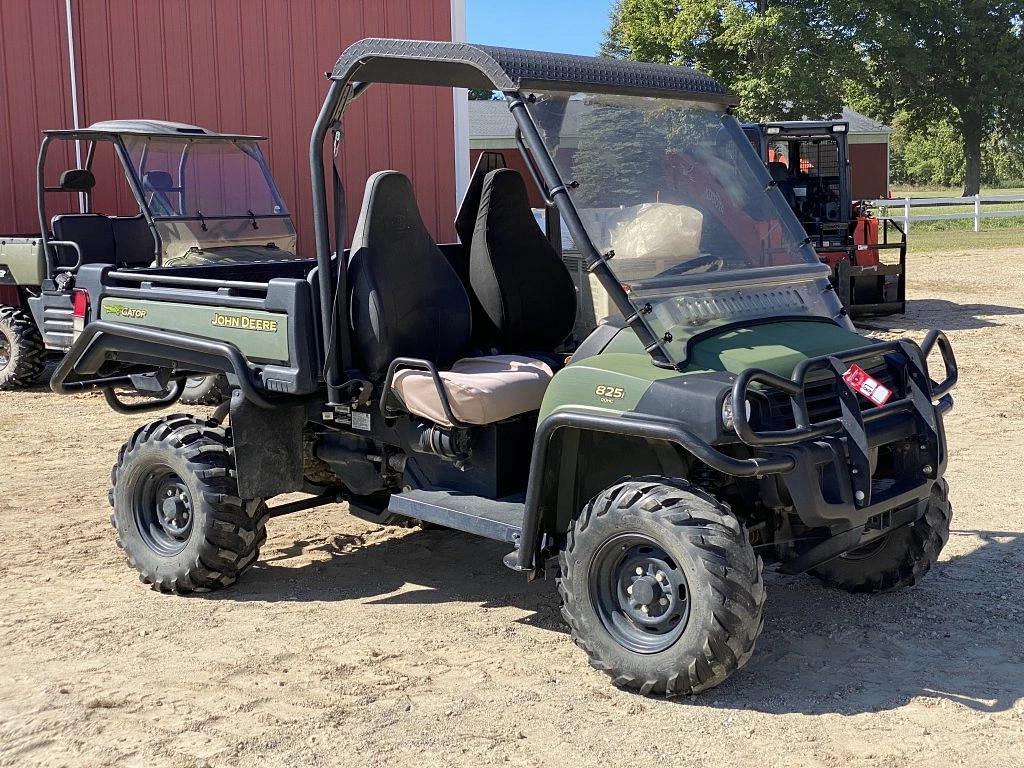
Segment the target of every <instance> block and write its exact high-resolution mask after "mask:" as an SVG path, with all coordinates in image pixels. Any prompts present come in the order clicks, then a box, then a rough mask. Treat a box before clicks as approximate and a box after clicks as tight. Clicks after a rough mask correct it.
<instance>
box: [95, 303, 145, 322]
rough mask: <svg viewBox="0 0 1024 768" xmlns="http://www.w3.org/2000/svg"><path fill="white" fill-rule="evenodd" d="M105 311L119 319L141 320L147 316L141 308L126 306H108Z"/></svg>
mask: <svg viewBox="0 0 1024 768" xmlns="http://www.w3.org/2000/svg"><path fill="white" fill-rule="evenodd" d="M103 309H104V310H105V311H106V312H107V313H108V314H111V315H115V316H117V317H130V318H132V319H134V320H141V319H142V318H144V317H145V316H146V314H147V313H146V310H144V309H141V308H140V307H127V306H125V305H124V304H107V305H106V306H104V307H103Z"/></svg>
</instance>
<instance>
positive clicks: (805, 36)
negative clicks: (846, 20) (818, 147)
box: [601, 0, 858, 120]
mask: <svg viewBox="0 0 1024 768" xmlns="http://www.w3.org/2000/svg"><path fill="white" fill-rule="evenodd" d="M601 50H602V53H603V54H604V55H607V56H616V57H621V58H629V59H633V60H636V61H656V62H662V63H666V64H683V65H687V66H692V67H696V68H697V69H699V70H701V71H703V72H706V73H707V74H709V75H711V76H712V77H715V78H717V79H718V80H719V81H720V82H722V83H723V84H724V85H725V86H726V87H728V88H729V89H730V90H732V92H733V93H735V94H736V95H737V96H739V97H740V100H741V106H740V110H739V113H740V114H741V115H742V116H743V117H744V118H747V119H751V120H779V119H799V118H803V117H829V116H834V115H838V114H839V113H840V111H841V110H842V107H843V89H842V83H843V82H844V81H845V80H846V79H847V78H849V77H850V74H851V72H852V71H853V70H854V69H855V68H856V67H857V65H858V62H857V59H856V56H855V51H854V48H853V45H852V40H851V30H850V29H849V28H848V27H844V26H842V25H840V24H837V23H836V22H835V20H834V19H833V16H832V14H831V13H830V12H829V7H828V3H827V0H759V2H753V3H750V2H736V1H735V0H619V2H618V3H616V5H615V7H614V8H613V10H612V17H611V23H610V26H609V29H608V31H607V32H606V35H605V40H604V43H603V45H602V48H601Z"/></svg>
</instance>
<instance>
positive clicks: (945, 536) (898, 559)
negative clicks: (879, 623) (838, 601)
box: [811, 480, 953, 592]
mask: <svg viewBox="0 0 1024 768" xmlns="http://www.w3.org/2000/svg"><path fill="white" fill-rule="evenodd" d="M920 505H921V508H920V513H921V516H920V517H919V518H918V520H917V521H916V522H914V523H911V524H910V525H905V526H903V527H902V528H897V529H895V530H893V531H890V532H889V533H887V534H885V535H884V536H882V537H880V538H878V539H875V540H874V541H872V542H869V543H868V544H865V545H864V546H863V547H858V548H857V549H853V550H850V551H849V552H847V553H845V554H843V555H840V556H839V557H836V558H834V559H832V560H829V561H828V562H827V563H824V564H822V565H819V566H818V567H817V568H815V569H814V570H812V571H811V573H813V574H814V575H815V576H817V577H818V578H819V579H821V580H822V581H823V582H825V583H826V584H828V585H829V586H832V587H836V588H838V589H843V590H846V591H847V592H891V591H893V590H896V589H903V588H904V587H910V586H913V585H915V584H917V583H918V582H919V581H920V580H921V579H922V578H923V577H924V575H925V574H926V573H928V571H929V570H931V568H932V566H933V565H935V563H936V562H937V561H938V559H939V554H940V553H941V552H942V548H943V547H944V546H945V545H946V542H947V541H948V540H949V524H950V521H951V520H952V518H953V509H952V507H951V506H950V503H949V487H948V486H947V485H946V481H945V480H939V481H938V482H937V483H935V485H934V486H932V492H931V495H930V496H929V498H927V499H925V500H924V501H922V502H920Z"/></svg>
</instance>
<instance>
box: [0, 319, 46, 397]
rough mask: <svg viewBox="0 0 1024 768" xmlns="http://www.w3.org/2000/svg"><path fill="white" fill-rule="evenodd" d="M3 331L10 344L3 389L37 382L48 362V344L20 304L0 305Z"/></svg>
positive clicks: (0, 372) (1, 375)
mask: <svg viewBox="0 0 1024 768" xmlns="http://www.w3.org/2000/svg"><path fill="white" fill-rule="evenodd" d="M0 335H2V336H3V337H4V340H5V341H6V344H7V346H8V347H9V353H8V360H7V364H6V365H4V366H3V368H0V390H11V389H22V388H24V387H31V386H33V385H35V384H38V383H39V379H40V377H41V376H42V374H43V368H44V367H45V365H46V347H45V345H44V344H43V337H42V335H40V333H39V329H38V328H37V327H36V324H35V322H34V321H33V320H32V318H31V317H30V316H29V315H28V313H26V312H25V311H24V310H22V309H19V308H18V307H12V306H8V305H4V306H0Z"/></svg>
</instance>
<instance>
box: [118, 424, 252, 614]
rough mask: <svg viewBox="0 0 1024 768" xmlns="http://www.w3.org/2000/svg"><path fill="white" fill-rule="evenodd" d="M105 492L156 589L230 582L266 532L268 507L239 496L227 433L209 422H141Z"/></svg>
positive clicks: (124, 541)
mask: <svg viewBox="0 0 1024 768" xmlns="http://www.w3.org/2000/svg"><path fill="white" fill-rule="evenodd" d="M108 495H109V499H110V504H111V506H112V507H113V509H114V511H113V514H112V515H111V518H110V521H111V523H112V524H113V526H114V530H115V531H116V533H117V544H118V546H119V547H121V549H123V550H124V552H125V555H126V556H127V558H128V562H129V564H130V565H131V566H132V567H134V568H135V569H136V570H137V571H138V572H139V575H140V578H141V579H142V581H143V582H144V583H146V584H150V585H152V587H153V589H156V590H159V591H161V592H176V593H179V594H184V593H187V592H205V591H209V590H212V589H218V588H220V587H226V586H228V585H229V584H232V583H233V582H234V581H235V580H236V579H237V578H238V576H239V575H241V574H242V572H244V571H245V570H246V569H248V568H249V567H250V566H251V565H252V564H253V563H254V562H256V559H257V558H258V557H259V549H260V546H261V545H262V544H263V542H264V541H265V540H266V537H267V529H266V523H267V517H268V515H267V507H266V505H265V504H264V503H263V501H262V500H261V499H241V498H239V496H238V487H237V484H236V481H235V468H234V459H233V452H232V449H231V436H230V434H229V433H228V432H227V431H226V430H225V429H223V428H222V427H220V426H218V425H217V424H216V423H215V422H213V421H201V420H198V419H195V418H193V417H192V416H182V415H175V416H167V417H165V418H162V419H159V420H157V421H154V422H152V423H150V424H147V425H146V426H144V427H141V428H140V429H138V430H137V431H136V432H135V434H134V435H132V437H131V439H130V440H128V442H127V443H125V444H124V446H123V447H122V448H121V451H120V453H119V454H118V458H117V463H116V464H115V465H114V468H113V471H112V472H111V487H110V492H109V494H108Z"/></svg>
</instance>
